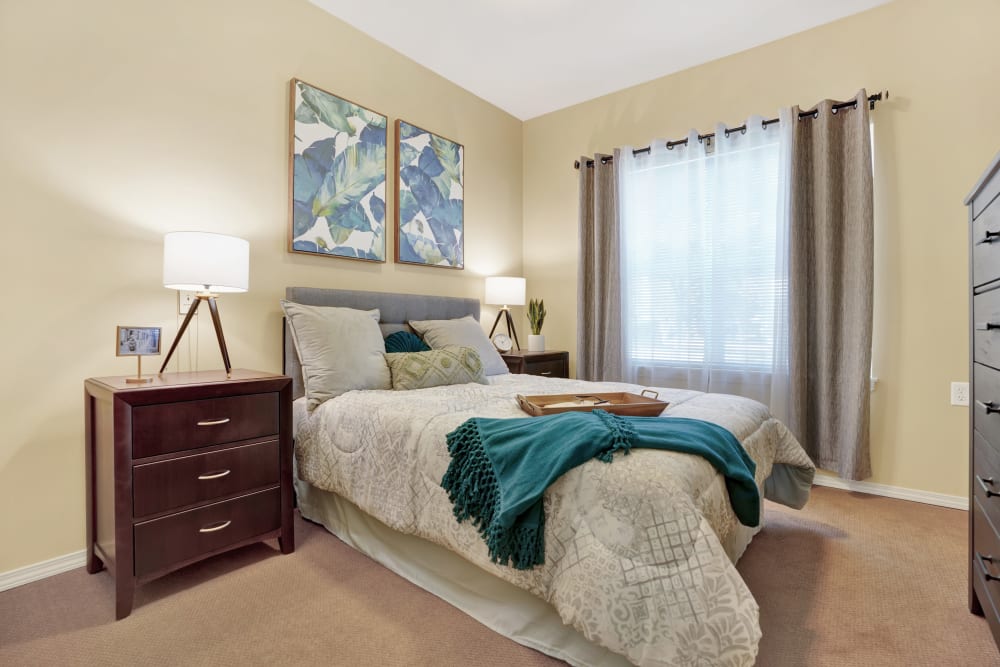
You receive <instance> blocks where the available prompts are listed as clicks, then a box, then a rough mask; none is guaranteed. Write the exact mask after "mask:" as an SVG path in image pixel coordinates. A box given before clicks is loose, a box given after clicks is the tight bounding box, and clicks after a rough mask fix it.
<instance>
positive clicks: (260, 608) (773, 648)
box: [0, 487, 1000, 667]
mask: <svg viewBox="0 0 1000 667" xmlns="http://www.w3.org/2000/svg"><path fill="white" fill-rule="evenodd" d="M966 520H967V515H966V513H965V512H960V511H957V510H947V509H942V508H938V507H930V506H927V505H920V504H916V503H909V502H904V501H899V500H891V499H886V498H877V497H874V496H865V495H861V494H852V493H847V492H844V491H837V490H833V489H825V488H818V487H817V488H816V489H815V490H814V494H813V499H812V501H810V504H809V506H808V507H807V509H806V510H803V511H801V512H795V511H793V510H787V509H785V508H782V507H778V506H775V505H770V504H768V506H767V527H766V528H765V530H764V532H763V533H761V534H760V535H758V536H757V538H755V539H754V542H753V544H752V545H751V546H750V548H749V550H748V551H747V554H746V556H745V557H744V558H743V560H741V561H740V570H741V572H743V574H744V577H745V578H746V580H747V583H748V584H749V586H750V588H751V589H752V590H753V592H754V595H755V596H756V597H757V600H758V602H759V603H760V606H761V626H762V628H763V631H764V639H763V640H762V642H761V653H760V660H759V661H758V664H759V665H763V666H765V667H772V666H774V667H786V666H787V667H794V666H798V665H810V666H811V665H816V666H825V665H830V666H833V665H836V666H838V667H846V666H853V665H858V666H861V665H864V666H869V665H872V666H875V665H878V666H882V665H885V666H893V665H907V666H911V667H912V666H918V665H927V666H933V667H944V666H950V665H955V666H959V665H975V666H976V667H981V666H987V665H998V664H1000V653H998V652H997V649H996V647H995V646H994V644H993V640H992V638H991V636H990V633H989V630H988V628H987V626H986V622H985V621H984V620H983V619H982V618H979V617H975V616H972V615H970V614H969V613H968V611H967V610H966V608H965V604H966V602H965V595H966V592H965V591H966V588H965V586H966V583H965V582H966V580H965V562H966V560H965V559H966V555H965V549H966ZM296 530H297V535H296V537H297V550H296V552H295V554H294V555H291V556H281V555H280V554H278V553H277V552H276V551H274V550H273V549H272V548H270V547H268V546H265V545H255V546H252V547H247V548H245V549H241V550H239V551H236V552H233V553H231V554H227V555H223V556H220V557H217V558H215V559H212V560H210V561H207V562H204V563H200V564H198V565H194V566H192V567H189V568H186V569H185V570H182V571H180V572H176V573H174V574H172V575H170V576H168V577H165V578H164V579H160V580H158V581H155V582H152V583H150V584H147V585H146V586H144V587H142V588H140V589H139V592H138V594H137V597H136V606H135V611H133V613H132V615H131V616H129V617H128V618H127V619H125V620H123V621H119V622H117V623H116V622H114V621H113V614H114V594H113V585H112V582H111V577H110V576H108V575H107V573H101V574H98V575H94V576H90V575H87V574H86V572H85V571H84V570H83V569H82V568H81V569H78V570H74V571H72V572H68V573H66V574H62V575H59V576H56V577H51V578H49V579H46V580H43V581H39V582H35V583H33V584H28V585H26V586H21V587H20V588H15V589H12V590H9V591H5V592H3V593H0V665H97V664H104V665H132V664H144V665H237V664H239V665H246V664H251V665H258V664H260V665H263V664H292V665H295V664H317V665H319V664H323V665H386V666H389V665H407V666H409V665H435V666H438V665H442V666H444V665H483V666H492V665H497V666H499V665H525V666H532V665H557V664H562V663H559V662H558V661H556V660H553V659H551V658H548V657H546V656H543V655H541V654H539V653H536V652H535V651H532V650H530V649H527V648H524V647H522V646H519V645H517V644H515V643H513V642H511V641H508V640H506V639H504V638H502V637H500V636H499V635H497V634H495V633H493V632H491V631H490V630H487V629H486V628H485V627H483V626H481V625H479V624H478V623H476V622H475V621H473V620H471V619H470V618H468V617H466V616H464V615H463V614H461V613H460V612H458V611H456V610H455V609H454V608H452V607H451V606H449V605H448V604H446V603H444V602H442V601H440V600H438V599H437V598H435V597H434V596H432V595H430V594H429V593H426V592H424V591H422V590H421V589H419V588H417V587H415V586H413V585H412V584H410V583H408V582H406V581H405V580H403V579H400V578H399V577H397V576H396V575H394V574H392V573H390V572H389V571H388V570H385V569H384V568H382V567H381V566H380V565H378V564H376V563H374V562H373V561H371V560H369V559H368V558H366V557H365V556H362V555H360V554H358V553H357V552H355V551H353V550H352V549H350V548H349V547H347V546H345V545H344V544H342V543H341V542H340V541H339V540H337V538H335V537H333V536H332V535H330V534H328V533H326V532H325V531H324V530H322V529H320V528H318V527H316V526H314V525H312V524H309V523H306V522H304V521H301V520H298V523H297V525H296Z"/></svg>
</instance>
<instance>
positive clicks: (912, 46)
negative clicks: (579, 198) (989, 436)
mask: <svg viewBox="0 0 1000 667" xmlns="http://www.w3.org/2000/svg"><path fill="white" fill-rule="evenodd" d="M998 24H1000V3H997V2H996V0H961V1H955V2H941V1H940V0H917V1H909V0H897V1H896V2H894V3H891V4H889V5H886V6H884V7H881V8H878V9H875V10H872V11H870V12H866V13H864V14H859V15H856V16H854V17H850V18H847V19H844V20H842V21H839V22H837V23H833V24H830V25H827V26H823V27H820V28H817V29H815V30H811V31H808V32H806V33H802V34H799V35H794V36H792V37H789V38H786V39H783V40H780V41H778V42H774V43H772V44H768V45H765V46H762V47H758V48H755V49H752V50H750V51H747V52H744V53H740V54H737V55H734V56H731V57H728V58H724V59H722V60H718V61H715V62H711V63H708V64H706V65H703V66H700V67H696V68H693V69H690V70H686V71H684V72H680V73H678V74H675V75H672V76H668V77H665V78H662V79H658V80H655V81H652V82H650V83H647V84H644V85H641V86H637V87H634V88H630V89H628V90H624V91H620V92H618V93H615V94H612V95H608V96H606V97H602V98H599V99H596V100H592V101H589V102H586V103H583V104H580V105H577V106H575V107H571V108H569V109H565V110H562V111H558V112H554V113H552V114H549V115H546V116H542V117H540V118H537V119H533V120H530V121H528V122H527V123H525V126H524V266H525V272H526V277H527V279H528V292H529V296H531V297H535V298H537V297H544V298H545V303H546V306H547V307H548V310H549V318H548V320H546V331H545V333H546V335H547V339H548V343H549V346H550V347H557V348H565V349H569V350H575V346H576V336H575V317H576V271H577V259H576V253H577V247H576V244H574V243H572V242H568V241H569V240H570V239H575V238H576V237H577V230H576V224H577V223H576V211H577V202H576V193H577V181H576V179H577V172H576V171H574V170H573V168H572V161H573V160H574V159H575V158H577V157H579V156H580V155H581V154H592V153H594V152H595V151H609V150H611V149H613V148H614V147H616V146H622V145H633V146H636V147H638V146H645V145H647V144H648V143H649V141H650V140H651V139H653V138H655V137H667V138H678V137H683V136H684V135H685V133H686V132H687V130H688V128H690V127H696V128H698V129H701V130H702V131H706V130H707V129H710V128H712V127H713V126H714V123H715V122H716V121H717V120H722V121H725V122H728V123H731V124H734V125H738V124H740V122H742V120H743V119H744V118H745V117H746V116H747V115H749V114H751V113H760V114H765V115H776V113H777V109H778V108H779V107H780V106H783V105H791V104H802V105H810V104H812V103H814V102H816V101H818V100H820V99H822V98H824V97H839V98H847V97H850V96H852V95H853V94H854V93H855V92H856V91H857V90H858V89H859V88H861V87H868V88H869V90H870V91H871V92H875V91H876V90H878V89H885V88H888V89H889V90H890V91H891V94H892V98H891V100H890V102H889V103H887V104H881V105H879V107H878V109H877V110H876V111H875V112H874V114H873V117H874V118H875V127H876V130H875V132H876V146H875V153H876V160H877V163H878V165H877V169H878V176H877V183H876V198H877V202H876V208H877V222H876V224H877V233H876V235H877V247H876V253H877V257H878V259H877V261H876V272H877V275H876V281H877V286H876V292H877V295H876V316H875V318H876V337H877V340H876V343H875V350H874V370H875V374H876V375H877V376H878V377H879V378H880V382H879V385H878V388H877V390H876V392H875V394H873V396H872V443H873V445H872V446H873V451H872V458H873V465H874V470H875V474H874V477H873V480H872V481H876V482H881V483H884V484H892V485H899V486H903V487H910V488H914V489H921V490H925V491H935V492H940V493H945V494H954V495H960V496H964V495H967V475H968V468H967V466H968V459H967V456H968V454H967V449H968V439H967V438H968V436H967V430H966V429H967V427H968V421H967V420H968V410H967V408H964V407H952V406H950V405H949V403H948V401H949V383H950V381H952V380H965V379H967V378H968V367H967V365H968V357H967V355H968V338H967V336H968V333H967V326H968V320H967V311H968V304H967V299H968V296H967V279H968V277H967V266H968V260H967V256H966V253H967V252H968V247H967V228H966V224H965V221H966V218H965V216H966V213H965V210H964V209H963V206H962V199H963V198H964V196H965V195H966V194H967V192H968V191H969V189H970V188H971V187H972V185H973V183H974V182H975V181H976V179H977V178H978V176H979V173H980V172H981V171H982V170H983V169H984V168H985V167H986V165H987V163H988V162H989V160H990V159H991V158H992V156H993V155H994V154H995V153H996V151H997V150H998V149H1000V122H998V119H1000V115H998V109H1000V87H998V86H997V81H998V76H1000V69H998V66H997V56H996V52H995V40H996V26H997V25H998ZM608 37H610V36H608ZM590 48H602V49H606V50H607V55H608V58H614V45H613V43H611V42H608V41H607V40H605V41H603V42H602V41H600V40H595V41H593V42H592V44H591V46H590ZM550 304H551V305H550Z"/></svg>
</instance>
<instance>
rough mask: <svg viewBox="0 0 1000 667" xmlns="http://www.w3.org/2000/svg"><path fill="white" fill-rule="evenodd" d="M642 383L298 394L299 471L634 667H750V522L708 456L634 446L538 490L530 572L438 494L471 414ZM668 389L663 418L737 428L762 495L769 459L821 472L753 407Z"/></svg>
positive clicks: (502, 381) (502, 382)
mask: <svg viewBox="0 0 1000 667" xmlns="http://www.w3.org/2000/svg"><path fill="white" fill-rule="evenodd" d="M641 389H642V388H641V387H636V386H633V385H623V384H617V383H598V384H595V383H589V382H581V381H576V380H562V379H553V378H542V377H535V376H527V375H507V376H498V377H495V378H492V384H490V385H489V386H487V385H476V384H468V385H458V386H450V387H436V388H432V389H420V390H415V391H398V392H393V391H352V392H348V393H346V394H344V395H342V396H339V397H337V398H335V399H333V400H330V401H327V402H326V403H324V404H322V405H321V406H319V407H318V408H317V409H316V410H315V411H313V412H312V413H309V412H307V411H306V409H305V405H304V401H301V400H300V401H296V408H295V438H296V442H295V451H296V457H297V464H298V474H299V476H300V477H301V478H302V479H303V480H305V481H307V482H309V483H310V484H312V485H313V486H316V487H318V488H320V489H323V490H326V491H331V492H334V493H336V494H338V495H340V496H342V497H344V498H347V499H349V500H350V501H352V502H353V503H355V504H356V505H357V506H359V507H360V508H361V509H362V510H364V511H365V512H367V513H369V514H371V515H372V516H374V517H375V518H377V519H379V520H381V521H382V522H383V523H385V524H387V525H388V526H390V527H392V528H394V529H396V530H398V531H400V532H403V533H409V534H413V535H417V536H420V537H423V538H425V539H427V540H430V541H432V542H436V543H438V544H441V545H444V546H445V547H447V548H448V549H451V550H452V551H455V552H457V553H459V554H460V555H462V556H463V557H465V558H466V559H468V560H469V561H471V562H473V563H475V564H476V565H478V566H479V567H481V568H482V569H484V570H486V571H488V572H490V573H492V574H494V575H495V576H497V577H500V578H501V579H504V580H506V581H508V582H511V583H512V584H514V585H516V586H518V587H520V588H523V589H525V590H527V591H529V592H530V593H532V594H533V595H536V596H538V597H541V598H543V599H544V600H546V601H548V602H549V603H550V604H552V605H553V607H555V609H556V610H557V611H558V613H559V615H560V616H561V618H562V620H563V622H565V623H566V624H568V625H570V626H572V627H573V628H575V629H576V630H578V631H579V632H580V633H582V634H583V635H584V636H586V637H587V638H588V639H589V640H590V641H592V642H595V643H597V644H600V645H602V646H605V647H607V648H609V649H610V650H612V651H614V652H616V653H620V654H622V655H624V656H626V657H627V658H628V659H629V660H630V661H632V662H633V663H635V664H637V665H709V664H711V665H728V666H732V667H736V666H738V665H751V664H753V662H754V659H755V657H756V655H757V643H758V641H759V639H760V626H759V623H758V609H757V603H756V602H755V601H754V599H753V596H752V595H751V594H750V591H749V590H748V589H747V587H746V585H745V584H744V583H743V580H742V579H741V578H740V575H739V574H738V573H737V571H736V568H735V567H734V562H735V560H736V559H737V558H738V557H739V556H740V555H741V554H742V550H743V549H744V548H745V546H746V544H747V543H748V542H749V540H750V538H751V537H752V535H753V533H754V532H755V531H756V529H750V528H746V527H744V526H742V525H741V524H740V523H739V522H738V521H737V519H736V517H735V515H734V514H733V512H732V509H731V507H730V504H729V498H728V495H727V493H726V488H725V484H724V481H723V478H722V476H721V475H719V474H718V473H716V472H715V470H714V469H713V468H712V466H711V465H710V464H709V463H707V462H706V461H704V460H703V459H701V458H699V457H695V456H691V455H688V454H680V453H675V452H665V451H657V450H651V449H635V450H633V451H632V453H631V454H630V455H629V456H621V455H618V456H616V457H615V460H614V462H613V463H611V464H606V463H601V462H599V461H590V462H588V463H586V464H585V465H582V466H580V467H578V468H575V469H573V470H571V471H570V472H568V473H566V474H565V475H563V476H562V477H561V478H559V480H558V481H557V482H556V483H555V484H553V485H552V486H551V487H550V488H549V490H548V491H547V492H546V494H545V512H546V524H545V554H546V559H545V564H544V565H541V566H539V567H537V568H535V569H533V570H530V571H520V570H515V569H513V568H510V567H506V566H500V565H495V564H493V563H491V562H490V559H489V555H488V553H487V550H486V545H485V543H484V542H483V540H482V538H480V536H479V534H478V533H477V531H476V529H475V528H474V527H473V526H472V525H471V524H469V523H463V524H459V523H458V522H457V521H456V520H455V518H454V517H453V516H452V507H451V503H450V502H449V501H448V497H447V495H446V493H445V491H444V490H443V489H442V488H441V486H440V481H441V478H442V476H443V475H444V472H445V470H446V468H447V466H448V462H449V456H448V450H447V447H446V445H445V435H446V434H447V433H449V432H450V431H452V430H454V429H455V428H456V427H457V426H458V425H459V424H461V423H462V422H463V421H465V420H466V419H468V418H470V417H474V416H477V417H523V416H525V415H524V413H523V412H521V410H520V409H519V408H518V407H517V404H516V401H515V400H514V396H515V394H518V393H521V394H528V395H530V394H560V393H592V392H595V391H633V392H636V393H638V392H639V391H640V390H641ZM659 391H660V398H661V399H662V400H666V401H669V402H670V406H669V408H668V409H667V411H666V413H665V414H670V415H673V416H678V417H692V418H696V419H704V420H707V421H712V422H715V423H717V424H720V425H721V426H724V427H725V428H727V429H728V430H730V431H731V432H732V433H733V434H734V435H735V436H736V437H737V438H738V439H739V440H740V442H741V443H742V444H743V446H744V447H745V448H746V450H747V452H748V453H749V454H750V456H751V457H752V458H753V460H754V461H755V462H756V463H757V472H756V479H757V484H758V486H759V487H760V488H763V483H764V480H765V479H766V478H767V477H768V476H769V475H770V473H771V470H772V466H773V465H774V464H778V463H780V464H787V465H788V466H790V467H797V468H801V469H803V470H804V471H807V472H808V471H812V470H813V465H812V463H811V462H810V460H809V458H808V456H807V455H806V454H805V452H804V451H803V450H802V448H801V447H800V446H799V444H798V442H797V441H796V440H795V438H794V437H793V436H792V435H791V434H790V433H789V431H788V430H787V429H786V428H785V426H784V425H782V424H781V423H780V422H778V421H777V420H775V419H774V418H772V417H771V416H770V414H769V412H768V411H767V409H766V408H765V407H764V406H763V405H761V404H760V403H757V402H755V401H752V400H749V399H744V398H739V397H735V396H727V395H722V394H702V393H699V392H693V391H683V390H671V389H664V390H659ZM553 446H558V445H557V443H553Z"/></svg>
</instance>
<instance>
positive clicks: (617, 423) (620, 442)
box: [593, 410, 635, 463]
mask: <svg viewBox="0 0 1000 667" xmlns="http://www.w3.org/2000/svg"><path fill="white" fill-rule="evenodd" d="M593 414H595V415H597V416H598V417H600V418H601V421H603V422H604V425H605V426H607V427H608V430H609V431H611V446H610V447H608V448H607V449H605V450H604V451H602V452H601V453H600V454H598V455H597V456H596V457H594V458H597V459H600V460H601V461H604V462H605V463H611V458H612V457H613V456H614V454H615V452H617V451H621V452H623V453H624V454H625V456H628V454H629V452H631V451H632V443H634V442H635V429H634V428H632V425H631V424H629V423H628V422H627V421H626V420H624V419H622V418H621V417H619V416H618V415H613V414H611V413H610V412H608V411H606V410H594V411H593Z"/></svg>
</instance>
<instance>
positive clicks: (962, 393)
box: [951, 382, 969, 405]
mask: <svg viewBox="0 0 1000 667" xmlns="http://www.w3.org/2000/svg"><path fill="white" fill-rule="evenodd" d="M951 404H952V405H968V404H969V383H968V382H952V383H951Z"/></svg>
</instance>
